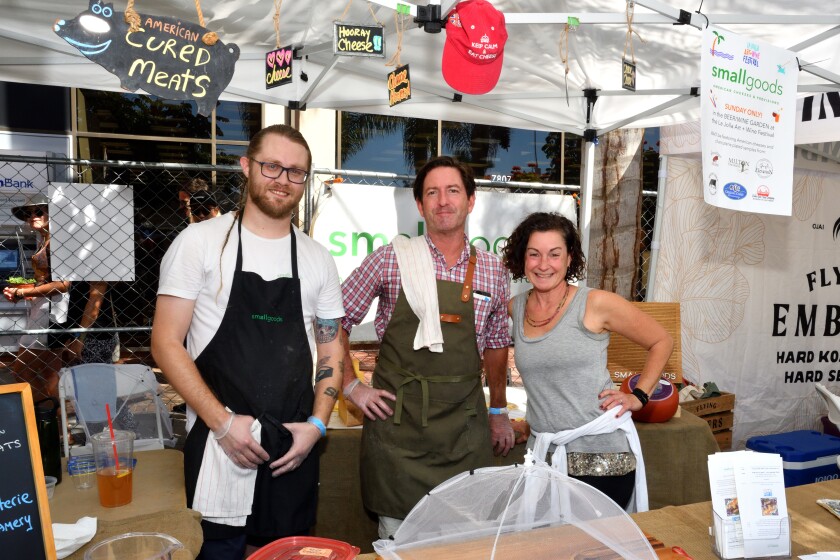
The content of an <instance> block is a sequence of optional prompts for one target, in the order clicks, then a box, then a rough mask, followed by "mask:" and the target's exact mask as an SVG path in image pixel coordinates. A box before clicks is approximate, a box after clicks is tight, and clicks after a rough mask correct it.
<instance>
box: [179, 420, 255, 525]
mask: <svg viewBox="0 0 840 560" xmlns="http://www.w3.org/2000/svg"><path fill="white" fill-rule="evenodd" d="M261 430H262V425H261V424H260V421H259V420H254V423H253V424H251V435H252V436H253V437H254V439H255V440H257V443H260V439H261ZM256 483H257V469H243V468H240V467H237V466H236V465H235V464H233V461H231V460H230V459H228V456H227V455H225V452H224V450H223V449H222V446H221V445H219V442H218V441H216V439H215V438H214V437H213V432H209V433H208V434H207V443H206V444H205V446H204V456H203V457H202V459H201V470H200V471H199V472H198V481H197V482H196V485H195V496H193V505H192V508H193V509H194V510H196V511H198V512H200V513H201V517H202V518H204V519H206V520H207V521H211V522H213V523H220V524H222V525H232V526H234V527H244V526H245V521H246V519H247V518H248V516H249V515H250V514H251V505H252V504H253V503H254V486H255V485H256Z"/></svg>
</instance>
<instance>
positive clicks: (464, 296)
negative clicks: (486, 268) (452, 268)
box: [461, 246, 477, 303]
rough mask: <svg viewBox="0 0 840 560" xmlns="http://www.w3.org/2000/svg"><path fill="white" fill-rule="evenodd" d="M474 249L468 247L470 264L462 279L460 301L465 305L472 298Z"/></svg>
mask: <svg viewBox="0 0 840 560" xmlns="http://www.w3.org/2000/svg"><path fill="white" fill-rule="evenodd" d="M476 260H477V259H476V257H475V247H473V246H470V264H469V266H467V275H466V276H465V277H464V287H463V288H461V301H463V302H464V303H467V302H468V301H470V298H471V297H472V281H473V274H474V273H475V263H476Z"/></svg>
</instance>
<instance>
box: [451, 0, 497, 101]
mask: <svg viewBox="0 0 840 560" xmlns="http://www.w3.org/2000/svg"><path fill="white" fill-rule="evenodd" d="M507 37H508V35H507V31H506V30H505V15H504V14H503V13H502V12H500V11H499V10H497V9H496V8H494V7H493V5H492V4H491V3H490V2H487V1H486V0H465V1H464V2H458V4H456V5H455V7H454V8H452V11H451V12H449V16H448V17H447V21H446V43H444V45H443V59H442V61H441V67H442V70H443V79H444V80H446V83H447V84H449V85H450V86H451V87H452V88H453V89H455V90H456V91H460V92H461V93H466V94H469V95H481V94H483V93H487V92H488V91H490V90H491V89H493V88H494V87H496V83H497V82H498V81H499V74H501V72H502V57H503V55H504V48H505V42H506V41H507Z"/></svg>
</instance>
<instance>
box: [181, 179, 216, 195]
mask: <svg viewBox="0 0 840 560" xmlns="http://www.w3.org/2000/svg"><path fill="white" fill-rule="evenodd" d="M209 189H210V185H208V184H207V181H205V180H204V179H200V178H198V177H195V178H193V179H190V180H189V181H187V182H186V183H185V184H184V188H183V189H181V190H183V191H186V192H188V193H190V194H193V193H197V192H198V191H206V190H209Z"/></svg>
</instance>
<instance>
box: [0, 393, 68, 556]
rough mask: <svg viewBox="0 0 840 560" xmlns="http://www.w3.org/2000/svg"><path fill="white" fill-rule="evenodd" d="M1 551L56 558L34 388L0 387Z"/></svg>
mask: <svg viewBox="0 0 840 560" xmlns="http://www.w3.org/2000/svg"><path fill="white" fill-rule="evenodd" d="M0 550H2V551H3V552H2V553H1V554H0V556H2V557H3V558H26V559H27V560H30V559H31V560H55V558H56V553H55V543H54V542H53V534H52V523H51V522H50V508H49V506H48V505H47V487H46V486H45V485H44V468H43V466H42V465H41V451H40V448H39V446H38V432H37V430H36V426H35V408H34V406H33V404H32V390H31V389H30V387H29V385H28V384H26V383H18V384H14V385H0Z"/></svg>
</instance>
